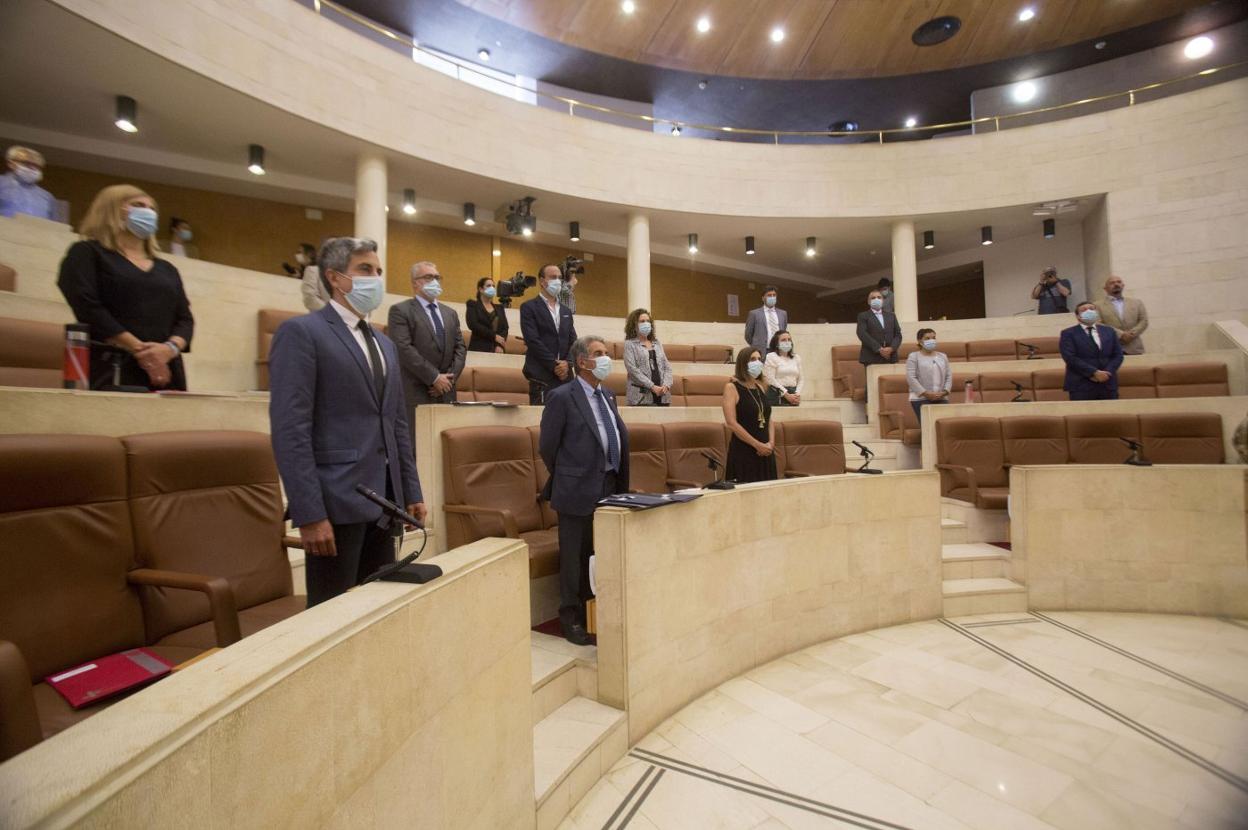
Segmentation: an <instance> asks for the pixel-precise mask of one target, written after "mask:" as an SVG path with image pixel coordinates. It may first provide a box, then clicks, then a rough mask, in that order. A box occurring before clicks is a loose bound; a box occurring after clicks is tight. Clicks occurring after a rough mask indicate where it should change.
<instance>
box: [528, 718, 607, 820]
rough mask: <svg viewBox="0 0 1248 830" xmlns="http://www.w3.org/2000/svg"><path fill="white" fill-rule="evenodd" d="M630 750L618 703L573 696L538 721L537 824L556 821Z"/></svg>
mask: <svg viewBox="0 0 1248 830" xmlns="http://www.w3.org/2000/svg"><path fill="white" fill-rule="evenodd" d="M627 751H628V721H627V719H626V718H625V715H624V713H623V712H622V711H620V710H619V709H613V708H611V707H610V706H604V705H602V704H601V703H596V702H594V701H592V700H588V699H587V698H583V697H574V698H572V699H571V700H569V701H568V702H567V703H564V704H563V705H562V706H560V707H559V708H558V709H556V710H555V711H553V712H551V713H550V714H549V715H547V716H546V717H545V718H542V720H541V721H539V722H538V723H537V725H535V726H534V727H533V792H534V793H535V794H536V797H537V827H538V830H545V828H553V827H556V826H557V825H558V824H559V822H561V821H562V820H563V819H564V818H565V817H566V816H567V814H568V812H569V811H570V810H571V809H572V807H573V806H574V805H575V804H577V803H578V802H579V801H580V800H581V799H582V798H583V797H584V796H585V794H586V793H588V792H589V790H590V788H591V787H593V786H594V784H596V783H598V779H599V778H601V777H602V774H603V773H604V772H606V771H607V770H609V769H611V767H612V766H613V765H614V764H615V762H616V761H618V760H619V759H620V758H622V757H624V753H625V752H627Z"/></svg>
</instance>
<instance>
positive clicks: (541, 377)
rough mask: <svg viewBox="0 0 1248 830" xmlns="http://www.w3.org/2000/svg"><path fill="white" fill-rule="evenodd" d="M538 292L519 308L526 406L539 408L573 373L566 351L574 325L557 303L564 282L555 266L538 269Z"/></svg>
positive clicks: (570, 341)
mask: <svg viewBox="0 0 1248 830" xmlns="http://www.w3.org/2000/svg"><path fill="white" fill-rule="evenodd" d="M537 290H538V296H536V297H534V298H533V299H531V300H528V301H527V302H525V303H523V304H522V305H521V306H520V332H521V334H522V335H523V337H524V347H525V352H524V376H525V377H526V378H528V381H529V403H530V404H531V405H533V406H541V405H542V402H543V399H544V398H545V396H546V395H549V394H550V392H551V390H553V389H554V388H555V387H557V386H559V385H560V384H563V383H567V382H568V381H570V380H571V379H572V376H573V375H574V374H575V370H574V369H573V368H572V367H571V365H570V364H569V361H568V352H569V350H570V349H571V348H572V343H573V341H575V340H576V325H575V323H574V322H573V319H572V311H571V309H569V308H568V307H567V306H565V305H564V304H563V303H561V302H559V292H560V291H562V290H563V279H562V277H561V272H560V270H559V266H558V265H543V266H542V267H541V268H540V269H538V272H537Z"/></svg>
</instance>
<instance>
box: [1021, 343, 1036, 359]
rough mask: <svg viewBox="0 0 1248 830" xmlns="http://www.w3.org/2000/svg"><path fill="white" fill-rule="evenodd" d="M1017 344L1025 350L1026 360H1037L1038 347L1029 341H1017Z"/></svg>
mask: <svg viewBox="0 0 1248 830" xmlns="http://www.w3.org/2000/svg"><path fill="white" fill-rule="evenodd" d="M1018 345H1020V346H1022V347H1023V348H1024V349H1026V350H1027V359H1028V360H1038V359H1039V358H1040V349H1039V348H1038V347H1036V346H1033V345H1031V344H1030V343H1019V344H1018Z"/></svg>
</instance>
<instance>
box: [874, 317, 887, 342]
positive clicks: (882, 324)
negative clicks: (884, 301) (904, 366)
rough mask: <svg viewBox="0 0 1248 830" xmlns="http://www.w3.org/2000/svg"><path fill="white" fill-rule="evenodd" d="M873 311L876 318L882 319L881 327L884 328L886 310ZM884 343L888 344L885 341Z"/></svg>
mask: <svg viewBox="0 0 1248 830" xmlns="http://www.w3.org/2000/svg"><path fill="white" fill-rule="evenodd" d="M871 313H872V314H874V315H875V319H877V320H879V321H880V328H884V312H883V311H876V310H875V309H871ZM885 331H887V329H885ZM884 345H886V346H887V345H888V344H887V343H885V344H884Z"/></svg>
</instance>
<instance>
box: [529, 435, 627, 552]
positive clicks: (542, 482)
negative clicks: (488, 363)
mask: <svg viewBox="0 0 1248 830" xmlns="http://www.w3.org/2000/svg"><path fill="white" fill-rule="evenodd" d="M528 429H529V446H530V447H532V449H533V474H534V484H536V485H537V489H536V490H535V491H534V493H533V498H534V499H536V500H537V509H538V510H540V511H541V513H542V527H544V528H546V527H554V526H555V525H557V524H559V514H558V513H556V512H555V511H554V508H552V507H551V506H550V502H548V501H545V500H544V499H541V498H539V497H540V496H541V493H542V488H544V487H545V486H546V480H547V479H549V478H550V470H547V469H546V462H545V461H543V460H542V428H541V426H540V425H539V424H533V425H532V426H530V427H529V428H528ZM629 437H630V438H631V437H632V432H631V431H630V432H629Z"/></svg>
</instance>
